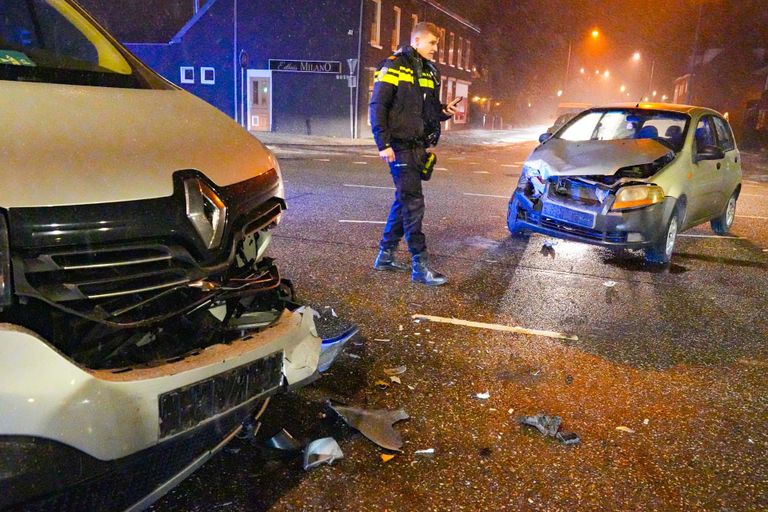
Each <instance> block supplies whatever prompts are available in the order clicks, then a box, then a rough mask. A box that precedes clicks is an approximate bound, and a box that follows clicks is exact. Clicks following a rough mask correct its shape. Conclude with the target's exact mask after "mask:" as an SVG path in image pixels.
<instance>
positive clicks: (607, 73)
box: [603, 69, 611, 78]
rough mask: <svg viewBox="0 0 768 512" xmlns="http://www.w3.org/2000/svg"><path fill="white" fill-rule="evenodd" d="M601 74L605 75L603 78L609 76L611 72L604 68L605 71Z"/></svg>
mask: <svg viewBox="0 0 768 512" xmlns="http://www.w3.org/2000/svg"><path fill="white" fill-rule="evenodd" d="M603 76H605V78H608V77H610V76H611V72H610V71H608V70H607V69H606V70H605V73H603Z"/></svg>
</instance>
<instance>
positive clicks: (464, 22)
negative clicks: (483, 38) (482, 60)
mask: <svg viewBox="0 0 768 512" xmlns="http://www.w3.org/2000/svg"><path fill="white" fill-rule="evenodd" d="M422 1H423V2H424V3H425V4H427V5H431V6H432V7H434V8H435V9H437V10H438V11H441V12H442V13H444V14H447V15H448V16H450V17H451V18H453V19H454V20H456V21H458V22H459V23H461V24H462V25H464V26H466V27H467V28H469V29H471V30H474V31H475V32H477V33H478V34H479V33H480V27H478V26H477V25H475V24H474V23H472V22H470V21H469V20H467V19H466V18H463V17H461V16H459V15H458V14H456V13H455V12H453V11H451V10H450V9H448V8H446V7H443V6H442V5H440V4H439V3H438V2H436V1H435V0H422Z"/></svg>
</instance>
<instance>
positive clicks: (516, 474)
mask: <svg viewBox="0 0 768 512" xmlns="http://www.w3.org/2000/svg"><path fill="white" fill-rule="evenodd" d="M531 148H532V145H531V144H530V143H528V144H506V145H503V144H501V145H492V146H472V147H461V146H449V147H446V148H443V149H442V150H441V151H439V162H438V167H439V168H440V169H439V170H437V171H436V172H435V176H434V177H433V179H432V181H430V182H429V183H428V184H427V185H426V198H427V215H426V219H425V232H426V234H427V241H428V246H429V250H430V252H431V254H432V261H433V262H434V266H435V267H436V268H437V269H439V270H440V271H442V272H444V273H446V274H447V275H448V276H449V278H450V283H449V284H448V285H447V286H445V287H441V288H436V289H431V288H427V287H424V286H420V285H416V284H413V283H411V282H410V280H409V276H408V275H406V274H401V275H393V274H389V273H376V272H374V271H373V270H371V264H372V261H373V258H374V256H375V253H376V242H377V240H378V238H379V236H380V232H381V229H382V227H383V224H382V223H383V221H384V220H385V219H386V215H387V212H388V208H389V205H390V203H391V199H392V195H393V189H391V187H392V183H391V179H390V177H389V174H388V172H387V170H386V167H385V166H384V164H383V163H381V162H380V161H379V160H377V159H376V156H375V151H373V150H371V149H369V148H365V147H357V148H328V149H327V150H322V149H321V150H317V149H316V150H315V151H310V152H308V153H307V152H306V151H305V149H306V148H293V149H292V150H291V151H288V152H286V154H285V157H284V158H282V159H281V162H282V166H283V173H284V177H285V181H286V187H287V191H288V202H289V210H288V213H287V216H286V218H285V221H284V222H283V223H282V224H281V225H280V226H279V228H278V229H277V230H276V231H275V232H274V240H273V245H272V248H271V249H270V252H271V255H272V256H274V257H275V258H276V259H277V261H278V263H279V265H280V268H281V269H282V272H283V274H284V275H286V276H288V277H290V278H292V279H293V281H294V283H295V285H296V288H297V290H298V291H299V294H300V296H301V298H302V299H304V300H305V301H307V302H308V303H311V304H313V305H315V307H317V308H318V309H320V310H321V311H325V312H326V313H327V311H329V310H330V309H331V308H332V309H333V310H334V311H335V312H336V313H337V314H338V315H339V316H341V317H343V318H345V319H348V320H350V321H353V322H355V323H357V324H358V325H359V326H360V328H361V335H360V336H359V337H358V338H356V339H355V340H354V343H352V344H351V345H350V346H349V347H348V349H347V351H346V353H345V354H344V355H342V356H341V357H340V359H339V360H338V361H337V363H336V365H335V366H334V367H333V368H332V370H331V371H330V372H329V373H327V374H326V375H325V376H324V378H323V379H321V380H320V381H318V382H317V383H316V384H314V385H312V386H310V387H308V388H305V389H303V390H301V391H300V392H299V393H297V394H295V395H292V396H288V397H281V399H280V400H279V401H277V402H276V403H274V404H273V406H271V408H270V409H269V411H268V412H267V417H266V420H265V424H264V425H263V426H262V428H261V431H260V433H259V436H258V438H257V439H256V440H255V441H249V440H236V441H234V442H233V443H231V444H230V445H229V447H228V448H227V449H225V450H224V451H223V452H221V453H220V454H219V455H217V456H216V457H215V458H214V459H212V460H211V461H209V462H208V463H207V464H206V465H205V466H203V467H202V468H201V469H200V470H198V471H197V472H196V473H195V474H194V475H192V477H190V478H189V479H188V480H187V481H185V482H184V483H183V484H181V485H180V486H179V487H177V488H176V489H175V490H174V491H172V493H171V494H169V495H168V496H166V497H165V498H164V499H163V500H161V501H160V502H158V503H157V504H156V505H155V506H154V507H153V509H152V510H156V511H162V512H165V511H178V510H185V511H187V510H195V511H209V510H243V511H250V510H274V511H286V510H377V511H378V510H392V511H406V510H419V511H427V510H435V511H438V510H440V511H444V510H504V509H506V510H548V511H554V510H568V511H571V510H723V511H725V510H729V511H730V510H766V509H768V464H767V463H766V460H768V459H767V458H766V454H767V453H768V430H767V429H766V426H768V380H767V379H766V377H765V376H766V368H768V357H767V356H768V347H767V346H766V340H767V339H768V315H766V310H767V309H768V308H766V304H768V272H766V270H767V269H768V202H767V201H766V197H768V184H765V183H763V184H758V183H756V182H753V183H747V182H745V184H744V189H743V193H742V196H741V199H740V202H739V205H738V210H737V219H736V222H735V225H734V228H733V230H732V231H733V232H732V237H714V236H713V233H712V231H711V230H710V229H709V226H708V225H707V226H700V227H698V228H696V229H693V230H691V231H688V232H686V233H684V234H683V235H682V236H681V237H680V238H679V240H678V244H677V247H676V252H675V255H674V258H673V263H672V264H671V265H670V266H667V267H656V266H647V265H645V264H644V263H643V260H642V256H641V255H640V254H639V253H633V252H622V253H618V254H616V253H612V252H610V251H607V250H604V249H601V248H596V247H592V246H586V245H581V244H577V243H572V242H565V241H559V243H557V245H555V246H554V247H553V248H552V249H548V248H545V247H544V242H545V241H546V240H549V239H548V238H546V237H542V236H539V235H531V236H529V237H526V238H520V239H513V238H511V237H510V236H509V234H508V232H507V228H506V224H505V216H506V209H507V199H508V197H509V195H510V192H511V190H512V189H513V187H514V186H515V184H516V183H517V179H518V176H519V174H520V164H521V163H522V161H523V160H524V159H525V157H526V155H527V154H528V152H529V151H530V149H531ZM399 256H400V257H401V258H402V259H405V258H406V257H407V253H406V251H405V249H404V247H401V249H400V251H399ZM608 281H613V282H615V285H614V286H612V287H610V286H606V282H608ZM416 314H422V315H433V316H437V317H445V318H456V319H460V320H467V321H477V322H485V323H489V324H494V325H504V326H520V327H524V328H528V329H537V330H547V331H555V332H558V333H563V334H566V335H568V336H575V337H578V340H563V339H556V338H550V337H545V336H537V335H526V334H515V333H508V332H499V331H494V330H489V329H484V328H476V327H468V326H464V325H449V324H444V323H434V322H429V321H421V322H418V323H417V322H415V321H414V320H413V318H412V315H416ZM398 365H406V366H407V371H406V372H405V373H404V374H403V375H401V380H402V384H397V383H392V385H391V386H390V387H389V388H387V389H380V388H379V387H377V386H376V385H375V382H376V381H377V380H379V379H387V377H386V376H385V375H384V373H383V370H384V368H388V367H394V366H398ZM485 392H488V393H489V394H490V397H489V398H488V399H486V400H480V399H478V398H476V395H477V394H478V393H485ZM329 398H330V399H333V400H337V401H340V402H343V403H347V404H350V405H354V406H359V407H366V408H373V409H377V408H382V409H383V408H386V409H399V408H403V409H404V410H405V411H407V413H408V414H409V415H410V420H408V421H404V422H401V423H398V424H396V426H395V428H396V430H398V431H399V432H400V433H401V434H402V436H403V439H404V440H405V445H404V447H403V452H402V453H401V454H396V456H395V457H394V458H393V459H392V460H390V461H389V462H384V461H383V460H382V459H381V458H380V456H381V454H383V453H386V451H385V450H383V449H380V448H378V447H377V446H376V445H374V444H373V443H371V442H370V441H368V440H367V439H366V438H364V437H362V436H361V435H360V434H359V433H357V432H355V431H353V430H351V429H350V428H348V427H346V426H345V425H344V424H343V423H342V422H341V421H339V420H338V419H337V418H335V417H334V416H333V415H331V414H327V411H326V410H325V409H324V407H323V401H324V400H326V399H329ZM539 412H544V413H547V414H551V415H558V416H560V417H561V418H562V421H563V430H568V431H573V432H576V433H577V434H578V435H579V436H580V438H581V443H580V444H579V445H577V446H564V445H561V444H559V443H558V442H557V441H555V440H553V439H549V438H544V437H543V436H542V435H541V434H539V433H538V432H537V431H535V430H533V429H528V428H523V427H521V426H520V425H519V424H518V423H517V422H516V419H517V418H518V417H519V416H522V415H533V414H536V413H539ZM283 427H284V428H286V429H287V430H288V431H289V432H290V433H291V434H293V435H294V437H296V438H298V439H299V440H302V441H306V440H311V439H316V438H319V437H325V436H332V437H335V438H336V440H338V442H339V444H340V446H341V448H342V450H343V451H344V454H345V458H344V459H343V460H340V461H338V462H336V463H334V464H333V465H332V466H323V467H321V468H318V469H314V470H312V471H309V472H305V471H304V470H303V469H302V468H301V461H300V457H297V456H295V455H290V454H283V453H280V452H275V451H272V450H269V449H266V448H264V447H263V444H262V442H261V441H262V440H263V439H265V438H269V437H270V436H271V435H272V434H274V433H275V432H277V431H278V430H279V429H280V428H283ZM617 427H623V428H622V429H620V430H617ZM428 448H434V450H435V453H434V455H432V456H420V455H417V454H415V453H414V452H415V451H416V450H421V449H428Z"/></svg>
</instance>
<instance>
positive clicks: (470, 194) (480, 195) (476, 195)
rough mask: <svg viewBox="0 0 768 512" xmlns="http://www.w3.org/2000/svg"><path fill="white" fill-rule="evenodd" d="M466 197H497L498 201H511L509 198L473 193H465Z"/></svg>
mask: <svg viewBox="0 0 768 512" xmlns="http://www.w3.org/2000/svg"><path fill="white" fill-rule="evenodd" d="M464 195H465V196H473V197H496V198H498V199H509V196H494V195H491V194H473V193H471V192H464Z"/></svg>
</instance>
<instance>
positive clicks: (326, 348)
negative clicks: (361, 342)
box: [317, 325, 360, 373]
mask: <svg viewBox="0 0 768 512" xmlns="http://www.w3.org/2000/svg"><path fill="white" fill-rule="evenodd" d="M359 330H360V329H359V328H358V327H357V326H356V325H353V326H351V327H349V328H348V329H347V330H345V331H344V332H342V333H341V334H339V335H338V336H334V337H332V338H323V342H322V344H321V345H320V360H319V361H318V363H317V371H319V372H321V373H322V372H325V371H327V370H328V369H329V368H330V367H331V365H332V364H333V362H334V361H335V360H336V358H338V357H339V354H341V352H342V350H344V347H345V346H346V344H347V343H348V342H349V340H350V339H352V337H353V336H354V335H355V334H357V333H358V331H359Z"/></svg>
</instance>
